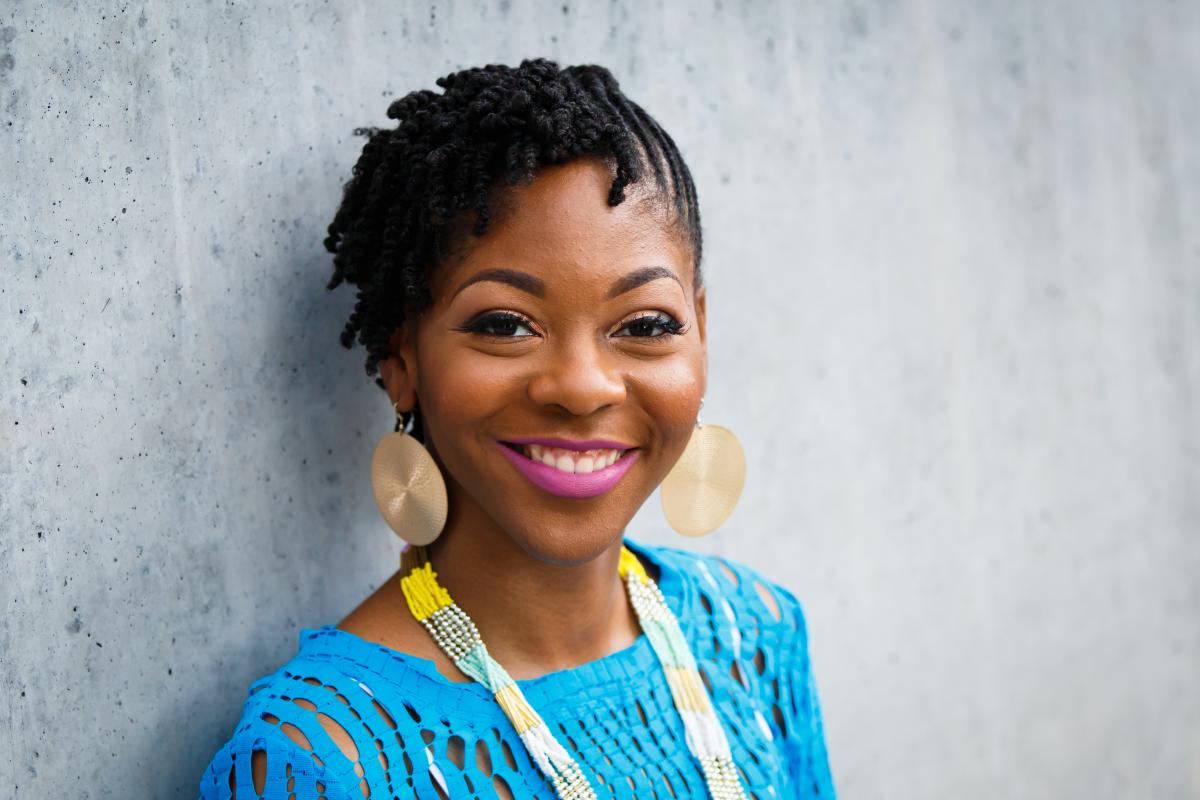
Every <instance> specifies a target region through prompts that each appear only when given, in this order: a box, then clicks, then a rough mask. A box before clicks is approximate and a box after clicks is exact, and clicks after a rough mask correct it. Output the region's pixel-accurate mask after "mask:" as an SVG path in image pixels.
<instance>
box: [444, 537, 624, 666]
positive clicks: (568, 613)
mask: <svg viewBox="0 0 1200 800" xmlns="http://www.w3.org/2000/svg"><path fill="white" fill-rule="evenodd" d="M476 516H482V514H478V515H475V514H472V515H470V516H469V517H468V516H466V515H456V517H457V518H456V519H454V520H452V521H451V522H450V523H449V524H448V525H447V528H446V530H445V531H444V532H443V533H442V535H441V536H439V537H438V539H437V540H436V541H435V542H434V543H433V544H431V545H429V548H428V551H427V552H428V555H429V560H430V562H431V563H432V565H433V569H434V571H435V572H437V574H438V580H439V582H440V583H441V584H442V585H443V586H444V587H446V590H447V591H448V592H449V593H450V596H451V597H453V598H454V602H455V603H457V604H458V606H459V607H460V608H461V609H463V611H465V612H466V613H467V615H468V616H470V617H471V619H472V620H473V621H474V622H475V626H476V627H477V628H478V629H479V634H480V637H481V638H482V639H483V641H484V643H485V644H486V645H487V648H488V652H489V653H490V654H491V656H492V658H494V659H496V661H498V662H499V663H500V664H501V665H503V666H504V668H505V670H507V671H508V673H509V674H510V675H512V677H513V678H515V679H518V680H523V679H527V678H533V677H538V676H540V675H544V674H546V673H548V672H555V671H557V670H561V669H569V668H571V667H576V666H579V665H580V664H584V663H586V662H589V661H593V660H595V659H597V658H601V657H603V656H606V655H608V654H610V653H613V652H616V651H617V650H621V649H623V648H625V647H628V646H629V645H631V644H632V643H633V642H634V640H635V639H636V638H637V636H638V632H639V625H638V621H637V616H636V615H635V613H634V611H633V608H632V606H631V604H630V603H629V599H628V597H627V595H626V593H625V588H624V584H623V583H622V581H621V579H620V577H619V576H618V574H617V564H618V560H619V558H620V550H621V540H620V539H618V540H617V541H616V542H614V543H613V544H612V545H611V546H610V547H609V548H607V549H606V550H604V551H603V552H602V553H600V554H599V555H598V556H596V557H595V558H593V559H590V560H588V561H586V562H584V563H580V564H574V565H570V566H561V565H556V564H550V563H546V562H544V561H542V560H539V559H537V558H535V557H533V556H531V555H529V554H528V553H527V552H525V550H523V549H522V548H521V547H520V546H519V545H518V544H517V543H516V542H515V541H513V539H512V538H511V537H510V536H508V534H506V533H505V532H503V531H502V530H500V529H499V528H498V527H497V526H496V525H495V523H494V522H492V521H491V520H490V519H473V518H472V517H476Z"/></svg>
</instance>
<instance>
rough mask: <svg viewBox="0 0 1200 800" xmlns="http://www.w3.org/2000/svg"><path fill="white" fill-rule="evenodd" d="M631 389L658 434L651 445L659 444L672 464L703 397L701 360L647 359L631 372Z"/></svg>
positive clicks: (690, 429) (686, 438) (690, 428)
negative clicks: (652, 360)
mask: <svg viewBox="0 0 1200 800" xmlns="http://www.w3.org/2000/svg"><path fill="white" fill-rule="evenodd" d="M630 389H631V394H634V395H636V396H637V397H638V398H639V402H640V404H641V405H642V408H643V411H644V413H645V414H647V415H648V417H649V418H650V421H651V424H652V425H653V426H654V428H655V429H656V433H657V435H658V436H659V437H661V441H660V442H657V443H653V444H652V446H657V447H659V448H661V450H662V455H663V456H664V458H665V459H666V460H668V461H669V462H670V464H674V463H675V461H676V460H677V459H678V458H679V456H680V455H681V454H682V453H683V449H684V447H686V446H687V443H688V439H690V438H691V435H692V431H693V430H694V429H695V427H696V414H697V413H698V411H699V409H700V400H701V399H702V398H703V397H704V373H703V369H702V367H701V364H700V363H699V362H698V361H697V360H696V359H695V358H691V357H681V358H679V359H666V360H663V361H659V362H648V363H647V364H646V365H645V367H643V368H640V369H638V370H637V371H636V372H634V373H631V375H630ZM668 469H669V466H668ZM664 475H665V472H664Z"/></svg>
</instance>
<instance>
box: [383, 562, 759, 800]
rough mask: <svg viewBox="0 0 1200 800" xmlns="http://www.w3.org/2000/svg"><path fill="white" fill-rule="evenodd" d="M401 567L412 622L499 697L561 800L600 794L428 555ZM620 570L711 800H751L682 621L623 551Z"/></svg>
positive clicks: (463, 668) (456, 664)
mask: <svg viewBox="0 0 1200 800" xmlns="http://www.w3.org/2000/svg"><path fill="white" fill-rule="evenodd" d="M401 564H402V568H403V569H405V570H407V574H406V575H405V576H404V577H402V578H401V579H400V586H401V588H402V589H403V591H404V598H405V600H407V601H408V608H409V610H410V611H412V614H413V616H414V617H416V619H417V621H418V622H420V623H421V624H422V625H423V626H425V629H426V630H428V631H429V633H430V635H432V636H433V639H434V641H435V642H437V644H438V646H439V647H440V648H441V649H442V651H443V652H445V653H446V655H447V656H449V658H450V660H451V661H453V662H454V664H455V666H457V667H458V669H459V670H460V671H461V672H462V673H463V674H464V675H466V676H467V677H469V678H471V679H473V680H475V681H478V682H479V683H481V684H483V685H484V686H485V687H487V689H488V690H489V691H490V692H491V693H492V694H493V696H495V698H496V702H497V703H499V704H500V707H501V708H502V709H503V710H504V714H505V716H507V717H508V719H509V720H510V721H511V722H512V724H513V727H514V728H515V729H516V731H517V735H518V736H520V738H521V742H522V743H524V745H525V749H526V750H528V752H529V755H530V757H531V758H532V759H533V761H534V763H535V764H537V766H538V768H539V769H540V770H541V771H542V774H544V775H545V776H546V779H547V780H549V781H550V783H551V784H552V785H553V786H554V791H555V793H556V794H557V795H558V797H559V798H561V800H590V799H591V798H595V797H596V792H595V790H594V789H593V788H592V785H591V783H589V782H588V779H587V777H586V776H585V775H584V774H583V771H582V770H581V769H580V768H579V765H578V764H577V763H576V762H575V759H574V758H572V757H571V754H570V753H568V752H567V750H566V748H564V747H563V746H562V744H560V743H559V741H558V740H557V739H556V738H555V737H554V734H553V733H551V732H550V727H549V726H548V725H547V724H546V723H545V721H544V720H543V719H542V718H541V716H539V715H538V713H537V712H536V711H534V710H533V707H532V706H530V705H529V702H528V701H527V700H526V699H525V695H524V694H523V693H522V692H521V688H520V687H519V686H518V685H517V683H516V681H514V680H513V679H512V677H510V676H509V674H508V673H507V672H505V670H504V667H502V666H500V664H498V663H497V662H496V661H495V660H494V659H493V658H492V657H491V656H490V655H489V654H488V651H487V647H486V646H485V645H484V643H483V640H482V639H481V638H480V637H479V631H478V630H477V629H476V628H475V623H474V622H472V621H471V618H470V617H468V616H467V614H466V612H464V611H463V610H462V609H461V608H459V607H458V606H457V605H456V604H455V603H454V601H453V600H452V599H451V598H450V593H449V592H447V591H446V589H445V588H444V587H443V586H442V585H441V584H440V583H438V580H437V573H436V572H434V571H433V566H432V565H431V564H430V563H429V558H428V554H427V553H426V550H425V548H424V547H412V548H409V549H408V550H406V551H405V552H404V557H403V558H402V560H401ZM617 571H618V573H619V574H620V576H621V578H622V579H623V580H624V581H625V590H626V591H627V592H628V594H629V600H630V603H631V604H632V605H633V609H634V611H635V612H636V613H637V617H638V622H639V623H640V624H641V626H642V631H643V632H644V633H645V634H646V638H647V639H649V641H650V645H651V646H652V647H653V648H654V652H655V654H656V655H657V656H658V660H659V663H660V664H662V668H663V672H664V673H665V674H666V677H667V685H668V686H669V687H670V689H671V697H672V699H673V700H674V702H675V708H676V710H678V711H679V716H680V717H682V719H683V727H684V732H685V738H686V739H687V745H688V749H689V750H691V752H692V755H693V756H694V757H695V759H696V760H697V761H698V762H699V764H700V768H701V770H702V771H703V773H704V781H705V783H706V784H707V785H708V793H709V796H710V797H711V798H712V800H746V793H745V791H744V790H743V789H742V784H741V781H740V779H739V778H738V772H737V769H736V768H735V766H734V763H733V756H732V755H731V754H730V750H729V741H728V739H726V738H725V731H724V730H723V729H722V728H721V723H720V720H718V719H717V714H716V710H715V709H714V707H713V704H712V700H711V698H710V697H709V696H708V691H707V689H706V688H705V686H704V683H703V681H702V680H701V678H700V672H699V670H698V669H697V668H696V659H695V658H694V657H693V656H692V651H691V649H690V648H689V647H688V644H687V640H686V639H684V637H683V631H681V630H680V628H679V620H678V619H677V618H676V617H675V613H674V612H673V611H671V609H670V607H669V606H667V602H666V600H665V599H664V598H663V595H662V592H661V591H660V590H659V588H658V584H656V583H655V582H654V581H653V580H652V579H651V578H650V576H649V575H647V574H646V570H645V568H644V567H643V566H642V564H641V562H640V561H638V559H637V556H635V555H634V554H633V552H632V551H631V550H630V549H629V548H628V547H625V546H624V545H622V547H621V558H620V562H619V565H618V568H617Z"/></svg>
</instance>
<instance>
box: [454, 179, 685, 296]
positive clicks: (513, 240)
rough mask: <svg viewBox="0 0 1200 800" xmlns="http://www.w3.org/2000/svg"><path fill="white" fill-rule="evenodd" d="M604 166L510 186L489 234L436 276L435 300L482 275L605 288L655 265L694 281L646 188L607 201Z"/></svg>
mask: <svg viewBox="0 0 1200 800" xmlns="http://www.w3.org/2000/svg"><path fill="white" fill-rule="evenodd" d="M611 181H612V175H611V171H610V170H609V168H608V167H607V165H605V164H603V162H600V161H598V160H594V159H585V160H579V161H573V162H569V163H567V164H562V165H555V166H552V167H547V168H544V169H543V170H542V171H540V172H539V174H538V176H537V177H536V178H535V179H534V181H533V182H532V183H530V184H526V185H521V186H516V187H512V189H511V190H510V191H509V192H508V193H507V196H506V197H505V198H504V201H503V212H502V213H501V214H499V215H498V216H496V217H494V218H491V219H489V227H488V229H487V231H486V232H485V233H484V234H483V235H482V236H479V237H475V236H473V235H468V237H467V241H466V242H465V243H463V247H461V248H460V254H459V257H458V258H456V259H453V260H451V261H447V262H446V263H444V264H442V265H441V268H440V269H438V270H436V271H435V274H434V275H432V276H431V281H430V283H431V289H432V291H433V294H434V297H435V300H437V299H438V298H443V299H445V298H446V293H447V292H451V293H452V292H455V291H456V290H457V288H458V287H459V286H460V285H461V284H462V283H463V282H464V281H468V280H470V279H471V277H472V276H473V275H474V274H476V273H479V272H480V271H483V270H495V269H508V270H519V271H521V272H524V273H527V274H532V275H535V276H537V278H538V279H539V280H540V281H541V282H542V283H543V284H553V283H557V282H565V281H569V282H572V283H576V284H578V283H579V282H586V283H591V282H595V283H596V284H597V285H601V284H603V285H608V284H610V283H612V282H613V281H614V280H616V279H618V278H619V277H620V276H623V275H626V274H628V273H630V272H631V271H634V270H638V269H644V268H648V267H658V268H663V269H666V270H669V271H671V272H673V273H675V275H676V277H677V279H678V280H679V282H680V283H681V284H682V285H684V286H686V285H689V284H690V282H691V269H692V266H691V259H690V253H689V252H688V248H687V246H686V245H685V243H684V242H683V241H681V238H680V236H679V235H678V233H677V231H676V229H675V228H674V227H673V226H672V225H671V224H670V218H669V216H668V215H667V214H665V213H664V212H663V211H662V210H661V205H662V204H660V203H656V202H654V201H653V200H652V199H651V197H650V196H648V195H646V194H645V193H644V192H642V191H641V190H638V191H637V192H634V191H630V192H628V193H627V196H626V199H625V200H624V201H623V202H621V203H620V204H618V205H616V206H610V205H608V202H607V197H608V190H609V186H610V184H611Z"/></svg>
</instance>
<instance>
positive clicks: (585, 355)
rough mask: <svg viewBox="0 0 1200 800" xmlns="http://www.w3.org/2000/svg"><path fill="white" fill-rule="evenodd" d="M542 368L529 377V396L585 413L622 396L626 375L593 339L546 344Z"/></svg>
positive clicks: (540, 401) (534, 399)
mask: <svg viewBox="0 0 1200 800" xmlns="http://www.w3.org/2000/svg"><path fill="white" fill-rule="evenodd" d="M547 350H549V352H548V353H547V354H546V356H547V358H546V361H545V363H544V365H543V366H542V368H541V369H539V370H538V372H537V373H536V374H535V375H534V376H533V377H532V378H531V379H530V381H529V398H530V399H531V400H533V402H535V403H537V404H539V405H547V406H560V407H562V408H564V409H566V410H567V411H569V412H571V413H572V414H574V415H575V416H585V415H587V414H591V413H592V412H594V411H599V410H600V409H602V408H604V407H605V406H611V405H616V404H618V403H620V402H621V401H623V400H624V399H625V378H624V375H622V374H621V372H620V371H619V370H618V369H617V365H616V364H615V362H614V359H613V358H612V356H611V355H610V354H607V353H605V352H604V350H603V346H602V345H600V344H598V343H596V342H584V341H576V342H571V343H560V345H559V346H557V347H552V348H547Z"/></svg>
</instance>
